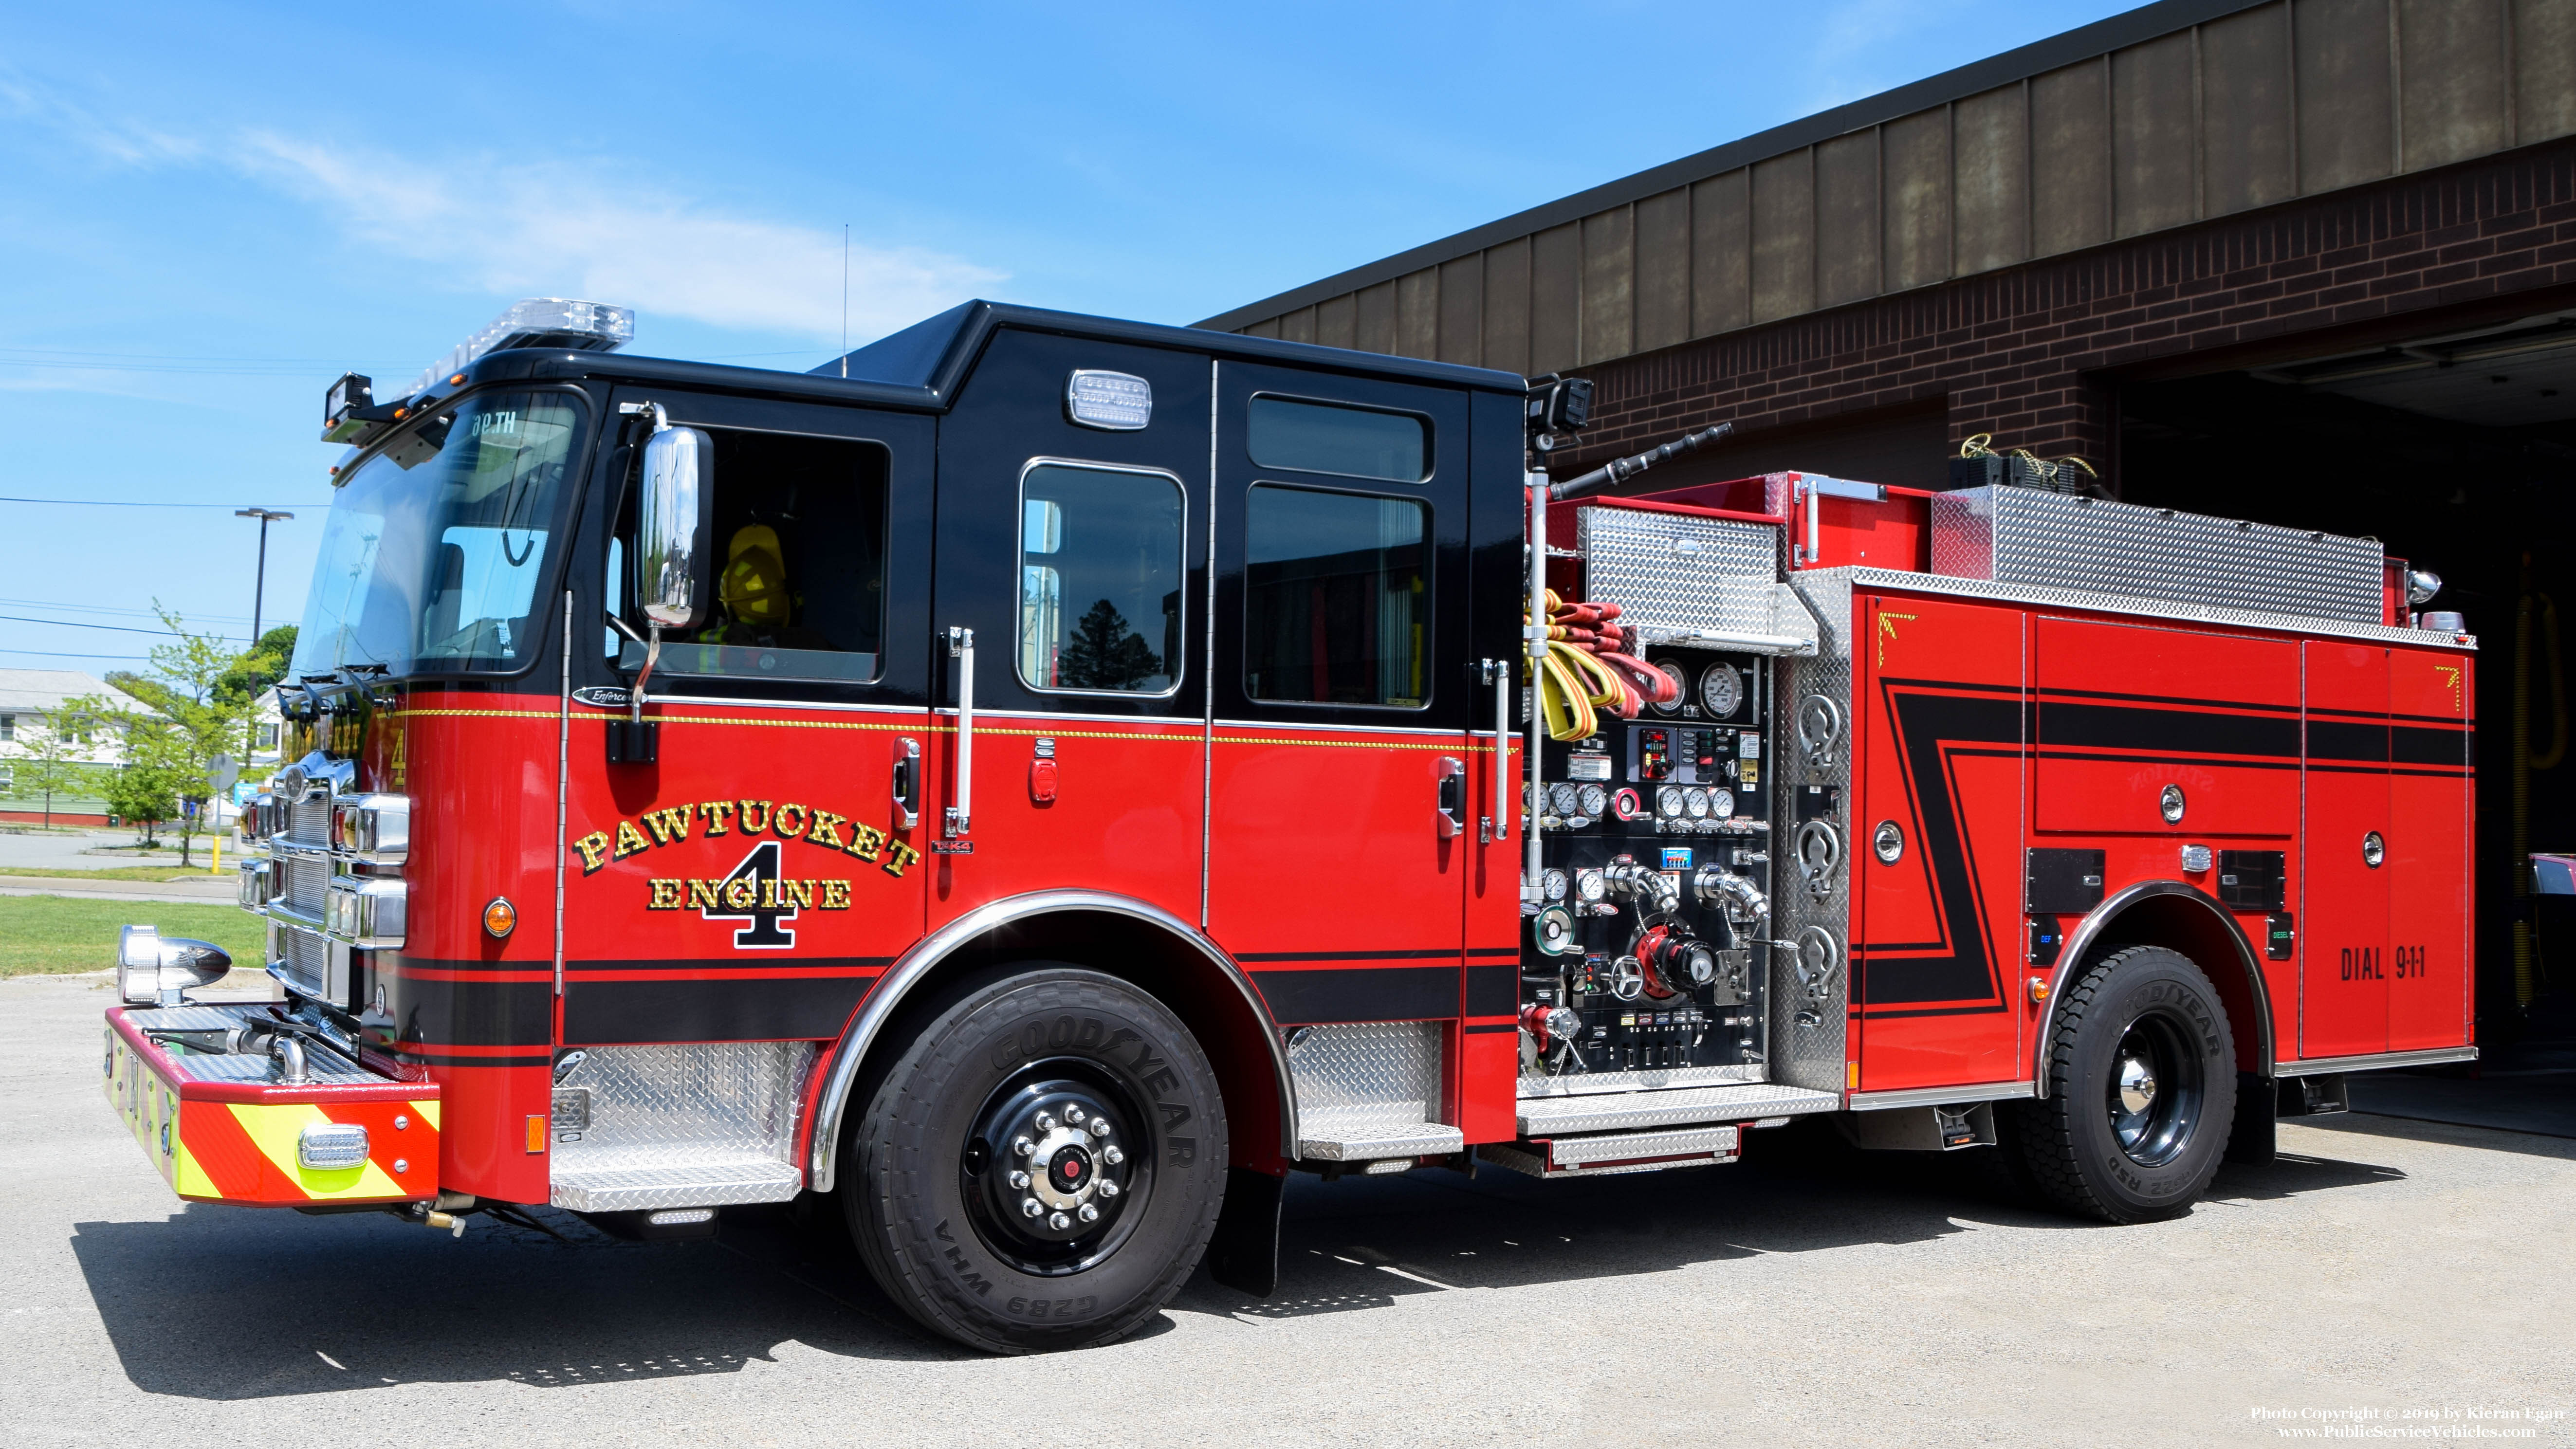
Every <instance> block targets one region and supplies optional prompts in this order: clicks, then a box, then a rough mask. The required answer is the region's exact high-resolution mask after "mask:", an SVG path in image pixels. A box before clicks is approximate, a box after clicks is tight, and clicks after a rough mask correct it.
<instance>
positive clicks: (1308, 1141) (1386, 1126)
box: [1297, 1122, 1467, 1162]
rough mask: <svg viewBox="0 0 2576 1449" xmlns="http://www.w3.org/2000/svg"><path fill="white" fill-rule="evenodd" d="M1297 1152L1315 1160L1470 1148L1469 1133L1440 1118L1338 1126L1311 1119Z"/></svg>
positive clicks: (1418, 1154)
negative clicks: (1334, 1127)
mask: <svg viewBox="0 0 2576 1449" xmlns="http://www.w3.org/2000/svg"><path fill="white" fill-rule="evenodd" d="M1305 1126H1306V1132H1308V1133H1313V1134H1315V1135H1312V1136H1308V1135H1305V1134H1304V1133H1301V1134H1300V1135H1299V1137H1298V1141H1297V1155H1298V1156H1299V1157H1301V1158H1304V1159H1307V1160H1309V1161H1314V1162H1370V1161H1376V1160H1379V1159H1383V1158H1388V1157H1437V1156H1441V1155H1444V1154H1447V1153H1451V1152H1463V1151H1465V1150H1466V1149H1467V1135H1466V1134H1465V1133H1463V1132H1461V1131H1459V1130H1458V1129H1457V1128H1455V1127H1451V1126H1448V1125H1447V1124H1445V1123H1440V1122H1407V1123H1400V1124H1395V1123H1380V1124H1374V1125H1370V1126H1354V1127H1350V1128H1345V1129H1342V1130H1338V1131H1337V1130H1334V1129H1333V1128H1331V1127H1329V1126H1322V1125H1318V1124H1315V1123H1307V1124H1305Z"/></svg>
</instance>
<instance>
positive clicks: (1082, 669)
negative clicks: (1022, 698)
mask: <svg viewBox="0 0 2576 1449" xmlns="http://www.w3.org/2000/svg"><path fill="white" fill-rule="evenodd" d="M1162 672H1163V661H1162V659H1161V657H1160V656H1158V655H1156V654H1155V653H1154V646H1153V645H1151V644H1148V643H1146V642H1145V638H1144V636H1143V635H1141V634H1138V633H1137V632H1136V631H1135V630H1133V629H1130V628H1128V627H1127V616H1126V615H1124V614H1121V613H1119V612H1118V610H1117V608H1116V607H1115V606H1113V605H1112V604H1111V603H1110V602H1109V601H1108V600H1107V599H1102V600H1101V601H1100V602H1098V603H1096V604H1094V605H1092V606H1091V609H1090V611H1089V612H1088V613H1086V614H1084V615H1083V616H1082V622H1080V623H1078V624H1076V625H1074V626H1073V637H1072V638H1070V639H1068V640H1066V641H1065V643H1064V654H1063V655H1062V656H1061V657H1060V658H1059V659H1058V660H1057V661H1056V676H1057V682H1058V683H1060V684H1061V685H1063V686H1064V687H1065V688H1067V689H1134V688H1135V687H1136V686H1137V685H1139V684H1142V683H1144V682H1145V681H1146V680H1148V679H1151V678H1153V677H1154V676H1155V675H1157V674H1160V673H1162Z"/></svg>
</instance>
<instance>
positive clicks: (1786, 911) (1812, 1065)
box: [1754, 569, 1853, 1116]
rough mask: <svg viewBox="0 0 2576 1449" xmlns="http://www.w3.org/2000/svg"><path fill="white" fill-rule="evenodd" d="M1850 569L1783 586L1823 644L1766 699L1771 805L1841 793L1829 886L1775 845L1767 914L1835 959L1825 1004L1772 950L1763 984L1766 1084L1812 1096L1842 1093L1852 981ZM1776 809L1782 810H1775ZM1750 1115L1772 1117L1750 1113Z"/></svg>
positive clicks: (1807, 575) (1784, 931)
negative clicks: (1808, 714)
mask: <svg viewBox="0 0 2576 1449" xmlns="http://www.w3.org/2000/svg"><path fill="white" fill-rule="evenodd" d="M1850 573H1851V571H1850V570H1846V569H1825V570H1811V571H1807V572H1802V573H1799V574H1797V575H1795V576H1794V577H1792V578H1791V579H1790V581H1789V586H1790V587H1791V588H1794V589H1796V590H1797V591H1798V596H1799V597H1800V598H1803V599H1805V600H1806V601H1807V604H1808V606H1809V607H1810V608H1812V609H1813V610H1814V611H1815V613H1816V617H1817V619H1818V620H1819V621H1820V624H1821V627H1822V638H1821V640H1820V642H1819V645H1818V648H1817V651H1816V653H1815V654H1814V656H1812V657H1810V658H1803V659H1790V660H1783V661H1781V664H1780V668H1781V669H1782V671H1783V672H1784V673H1785V675H1786V676H1787V684H1786V687H1785V688H1782V689H1780V690H1778V691H1776V692H1775V693H1774V695H1773V703H1772V711H1773V713H1772V721H1771V738H1772V739H1773V740H1775V741H1777V742H1778V743H1777V744H1776V745H1775V746H1774V747H1773V754H1774V763H1773V765H1772V768H1773V770H1775V771H1777V772H1779V773H1778V775H1777V777H1776V778H1777V780H1778V783H1777V784H1775V785H1773V787H1772V796H1773V798H1774V799H1777V800H1784V801H1785V800H1787V799H1788V798H1789V788H1790V787H1791V786H1794V785H1831V786H1833V787H1835V788H1836V789H1837V790H1839V791H1840V792H1841V799H1842V801H1843V818H1841V819H1837V820H1834V821H1833V822H1832V824H1833V825H1834V827H1835V828H1836V829H1837V830H1839V831H1840V832H1841V835H1842V850H1841V858H1840V860H1839V861H1838V862H1837V863H1836V865H1835V867H1834V869H1833V871H1832V872H1831V874H1830V875H1829V876H1828V877H1827V881H1828V884H1829V887H1830V889H1829V890H1828V891H1827V893H1826V894H1825V895H1823V896H1821V897H1819V896H1817V895H1815V894H1813V893H1812V892H1810V891H1809V890H1808V888H1807V885H1806V882H1805V880H1804V879H1803V878H1801V877H1800V876H1799V874H1798V871H1797V868H1796V866H1795V865H1794V864H1793V863H1792V856H1793V852H1794V848H1795V847H1794V842H1790V841H1786V840H1784V842H1783V845H1782V847H1781V848H1779V849H1775V850H1774V851H1772V856H1773V861H1772V866H1771V910H1772V918H1771V924H1772V930H1773V934H1774V935H1775V936H1776V937H1777V938H1778V939H1781V940H1784V941H1796V940H1798V939H1800V937H1801V936H1802V935H1803V934H1804V933H1806V932H1808V931H1810V930H1813V931H1821V932H1822V933H1824V936H1825V937H1826V938H1827V939H1829V940H1830V941H1831V942H1832V943H1833V948H1834V956H1835V958H1836V959H1835V962H1834V965H1833V967H1832V970H1831V971H1830V973H1829V974H1828V980H1827V985H1826V990H1825V993H1824V999H1823V1000H1821V1001H1819V1000H1816V999H1814V997H1812V996H1811V995H1810V994H1809V992H1808V991H1807V989H1806V985H1805V983H1803V982H1802V981H1801V980H1800V979H1799V971H1798V960H1797V953H1796V952H1794V951H1791V950H1787V949H1783V948H1780V947H1774V948H1772V950H1771V952H1770V956H1771V981H1770V996H1769V998H1768V999H1769V1003H1770V1027H1771V1036H1770V1057H1771V1078H1772V1080H1774V1081H1776V1082H1781V1083H1784V1084H1786V1085H1789V1086H1793V1087H1805V1088H1809V1089H1811V1090H1814V1091H1819V1092H1832V1093H1834V1094H1836V1096H1837V1097H1839V1096H1840V1094H1841V1092H1842V1091H1843V1086H1844V1082H1845V1078H1846V1074H1845V1072H1844V1063H1845V1061H1846V1054H1845V1050H1844V1036H1843V1033H1844V1028H1845V1021H1844V1015H1845V1007H1844V1003H1845V1002H1846V1001H1848V1000H1849V999H1850V987H1851V977H1850V972H1849V969H1848V962H1847V961H1846V960H1845V959H1844V958H1845V955H1846V951H1847V947H1848V945H1849V942H1850V940H1851V858H1852V844H1853V842H1852V839H1851V836H1852V831H1851V821H1850V819H1849V816H1850V812H1851V806H1852V790H1851V740H1852V727H1851V718H1852V657H1851V650H1852V591H1851V579H1850ZM1810 699H1820V700H1823V701H1826V702H1829V703H1831V704H1832V706H1833V708H1834V711H1835V718H1836V719H1837V720H1838V722H1839V723H1838V726H1837V728H1836V730H1835V731H1834V734H1835V738H1834V739H1833V740H1831V741H1830V742H1828V743H1825V744H1824V745H1822V747H1819V745H1818V744H1817V743H1816V742H1815V740H1814V736H1815V734H1816V733H1817V731H1816V730H1814V729H1813V728H1812V727H1811V728H1808V729H1805V730H1802V729H1801V727H1800V726H1801V716H1802V713H1803V712H1804V711H1805V709H1806V706H1807V703H1808V701H1809V700H1810ZM1784 808H1785V807H1784ZM1754 1115H1756V1116H1762V1115H1777V1114H1763V1113H1756V1114H1754Z"/></svg>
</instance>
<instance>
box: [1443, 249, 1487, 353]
mask: <svg viewBox="0 0 2576 1449" xmlns="http://www.w3.org/2000/svg"><path fill="white" fill-rule="evenodd" d="M1484 324H1485V253H1483V252H1475V253H1472V254H1470V255H1467V256H1463V257H1460V258H1459V259H1458V260H1456V261H1454V262H1442V263H1441V264H1440V360H1441V361H1442V362H1455V363H1461V364H1463V365H1465V366H1468V367H1474V366H1477V365H1478V364H1479V363H1481V362H1483V361H1484V357H1485V325H1484Z"/></svg>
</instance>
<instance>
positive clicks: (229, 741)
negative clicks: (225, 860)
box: [126, 599, 250, 868]
mask: <svg viewBox="0 0 2576 1449" xmlns="http://www.w3.org/2000/svg"><path fill="white" fill-rule="evenodd" d="M152 609H153V612H154V613H157V614H159V615H160V616H161V624H162V627H164V628H166V629H168V630H169V631H170V635H171V638H170V640H169V642H168V643H164V644H155V645H153V646H152V675H153V677H152V678H151V679H149V680H146V681H143V682H144V683H145V684H146V685H148V686H150V693H148V694H143V695H138V696H136V697H137V698H140V699H144V700H146V702H148V703H150V704H151V705H152V706H153V708H154V710H155V711H156V712H157V713H158V715H159V716H160V719H159V721H158V723H157V725H155V724H151V723H141V722H134V721H128V729H127V734H126V739H127V750H128V754H129V757H130V763H129V765H128V768H133V767H134V766H137V765H140V766H142V767H143V768H145V769H146V770H148V771H152V772H155V773H156V775H157V781H158V782H159V783H161V784H165V785H166V786H167V787H168V788H169V790H170V793H171V794H172V795H174V796H176V797H177V803H178V805H179V807H180V808H179V811H178V819H179V864H180V865H181V866H182V867H183V868H184V867H186V866H187V865H188V864H190V861H191V854H190V852H191V850H192V849H193V847H194V843H195V837H196V831H197V818H196V817H195V816H194V815H191V814H190V813H189V812H188V810H187V805H188V803H189V802H190V801H196V802H198V803H200V804H210V803H211V802H212V800H213V786H212V785H211V784H210V783H209V782H208V781H207V779H206V775H207V772H208V771H209V770H210V769H211V768H212V767H213V765H214V762H215V757H216V756H217V755H222V754H229V753H230V752H232V751H233V750H235V749H237V748H239V746H240V743H241V741H242V739H243V738H244V734H243V732H244V731H245V730H246V729H248V728H249V725H250V703H249V701H250V694H249V692H248V691H247V690H245V691H244V692H242V693H241V694H240V695H239V696H237V697H235V698H232V699H226V698H225V697H224V694H223V691H222V690H221V688H220V687H219V686H221V685H222V683H223V682H224V680H225V678H226V677H227V676H228V675H230V674H231V673H232V672H233V671H234V670H235V669H236V668H237V667H239V666H240V665H241V664H242V662H243V660H244V659H245V658H246V657H248V651H243V650H238V649H234V648H231V647H230V646H229V645H227V644H226V643H225V641H224V640H223V639H222V638H220V637H218V636H216V635H213V634H191V633H189V632H188V628H187V624H186V623H185V621H183V620H182V619H181V618H180V617H179V615H178V613H177V612H176V611H174V610H171V609H166V608H163V607H162V606H161V602H160V601H159V600H158V599H156V600H154V601H153V603H152ZM154 696H157V698H156V697H154Z"/></svg>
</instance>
